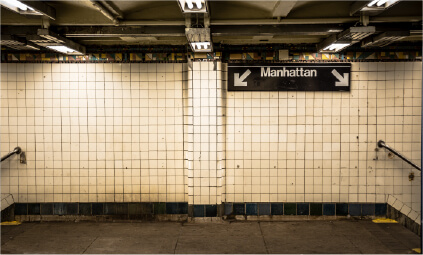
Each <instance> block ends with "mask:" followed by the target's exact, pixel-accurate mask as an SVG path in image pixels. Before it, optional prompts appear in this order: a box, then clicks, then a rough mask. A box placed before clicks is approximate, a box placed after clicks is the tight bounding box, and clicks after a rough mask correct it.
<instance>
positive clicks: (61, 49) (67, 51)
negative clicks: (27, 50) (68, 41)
mask: <svg viewBox="0 0 423 255" xmlns="http://www.w3.org/2000/svg"><path fill="white" fill-rule="evenodd" d="M47 48H49V49H52V50H55V51H58V52H61V53H64V54H70V55H79V54H82V53H81V52H78V51H75V50H74V49H71V48H69V47H67V46H63V45H59V46H55V45H52V46H47Z"/></svg>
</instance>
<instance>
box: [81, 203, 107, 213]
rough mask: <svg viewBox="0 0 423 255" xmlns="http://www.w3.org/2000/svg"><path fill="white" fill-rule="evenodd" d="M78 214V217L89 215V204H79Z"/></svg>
mask: <svg viewBox="0 0 423 255" xmlns="http://www.w3.org/2000/svg"><path fill="white" fill-rule="evenodd" d="M102 211H103V210H102ZM79 214H80V215H91V203H80V204H79Z"/></svg>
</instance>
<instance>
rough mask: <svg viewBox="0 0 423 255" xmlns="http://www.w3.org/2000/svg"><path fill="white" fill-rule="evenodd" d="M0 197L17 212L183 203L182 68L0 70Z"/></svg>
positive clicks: (18, 67) (110, 66)
mask: <svg viewBox="0 0 423 255" xmlns="http://www.w3.org/2000/svg"><path fill="white" fill-rule="evenodd" d="M1 67H2V68H1V69H2V75H1V81H2V82H1V95H2V102H1V123H2V125H1V141H2V143H1V154H2V155H4V154H5V153H7V152H9V151H10V150H11V149H13V148H14V147H15V146H17V145H19V146H21V147H22V149H23V150H24V151H25V152H26V154H27V161H28V163H27V164H26V165H22V164H19V163H18V157H13V158H12V159H10V160H8V161H6V162H3V163H2V169H1V174H2V178H1V179H2V193H12V194H14V197H15V198H16V201H17V202H123V201H125V202H139V201H142V202H147V201H160V202H176V201H177V202H181V201H186V193H185V185H186V180H185V176H186V175H185V173H184V167H183V160H182V157H183V101H182V83H183V77H182V74H183V72H182V71H183V65H182V64H2V65H1Z"/></svg>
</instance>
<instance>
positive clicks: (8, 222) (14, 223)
mask: <svg viewBox="0 0 423 255" xmlns="http://www.w3.org/2000/svg"><path fill="white" fill-rule="evenodd" d="M1 225H2V226H16V225H21V223H20V222H19V221H5V222H2V223H1Z"/></svg>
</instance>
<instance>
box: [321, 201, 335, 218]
mask: <svg viewBox="0 0 423 255" xmlns="http://www.w3.org/2000/svg"><path fill="white" fill-rule="evenodd" d="M323 215H325V216H335V204H323Z"/></svg>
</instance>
